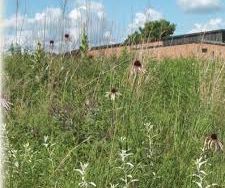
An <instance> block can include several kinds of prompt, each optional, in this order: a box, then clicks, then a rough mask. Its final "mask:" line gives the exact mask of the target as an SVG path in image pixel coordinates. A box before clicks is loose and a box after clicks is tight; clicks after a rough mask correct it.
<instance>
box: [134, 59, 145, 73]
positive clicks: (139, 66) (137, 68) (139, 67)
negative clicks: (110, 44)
mask: <svg viewBox="0 0 225 188" xmlns="http://www.w3.org/2000/svg"><path fill="white" fill-rule="evenodd" d="M132 72H133V73H134V74H138V73H144V72H145V70H144V68H143V65H142V64H141V62H140V61H139V60H135V61H134V63H133V67H132Z"/></svg>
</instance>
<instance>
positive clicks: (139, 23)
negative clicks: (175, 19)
mask: <svg viewBox="0 0 225 188" xmlns="http://www.w3.org/2000/svg"><path fill="white" fill-rule="evenodd" d="M162 18H163V16H162V14H161V13H160V12H158V11H157V10H154V9H152V8H149V9H147V11H145V12H138V13H136V14H135V18H134V20H133V23H131V24H129V26H128V33H133V32H134V31H136V30H138V28H139V27H143V26H144V24H145V22H147V21H154V20H160V19H162Z"/></svg>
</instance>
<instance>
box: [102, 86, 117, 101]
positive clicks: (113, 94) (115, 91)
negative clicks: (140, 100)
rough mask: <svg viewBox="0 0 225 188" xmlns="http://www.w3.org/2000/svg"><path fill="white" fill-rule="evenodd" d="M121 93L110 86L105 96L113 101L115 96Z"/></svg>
mask: <svg viewBox="0 0 225 188" xmlns="http://www.w3.org/2000/svg"><path fill="white" fill-rule="evenodd" d="M120 95H121V93H119V92H118V90H117V89H116V88H112V89H111V91H109V92H106V95H105V96H106V97H109V98H110V99H111V100H112V101H115V99H116V97H119V96H120Z"/></svg>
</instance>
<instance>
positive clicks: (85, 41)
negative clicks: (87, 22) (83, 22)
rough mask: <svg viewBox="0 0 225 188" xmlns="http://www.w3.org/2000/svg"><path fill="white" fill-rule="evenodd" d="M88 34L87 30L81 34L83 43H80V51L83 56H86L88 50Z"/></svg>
mask: <svg viewBox="0 0 225 188" xmlns="http://www.w3.org/2000/svg"><path fill="white" fill-rule="evenodd" d="M88 48H89V47H88V36H87V34H86V32H85V30H84V31H83V33H82V36H81V44H80V52H81V56H83V57H84V56H86V55H87V51H88Z"/></svg>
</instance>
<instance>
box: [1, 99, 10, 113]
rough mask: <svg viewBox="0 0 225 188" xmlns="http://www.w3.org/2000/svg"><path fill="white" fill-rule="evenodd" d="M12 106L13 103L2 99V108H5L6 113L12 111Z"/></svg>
mask: <svg viewBox="0 0 225 188" xmlns="http://www.w3.org/2000/svg"><path fill="white" fill-rule="evenodd" d="M11 105H12V103H10V102H9V101H7V100H6V99H4V98H2V97H0V106H1V107H3V108H4V109H5V110H6V111H9V110H10V109H11Z"/></svg>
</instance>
